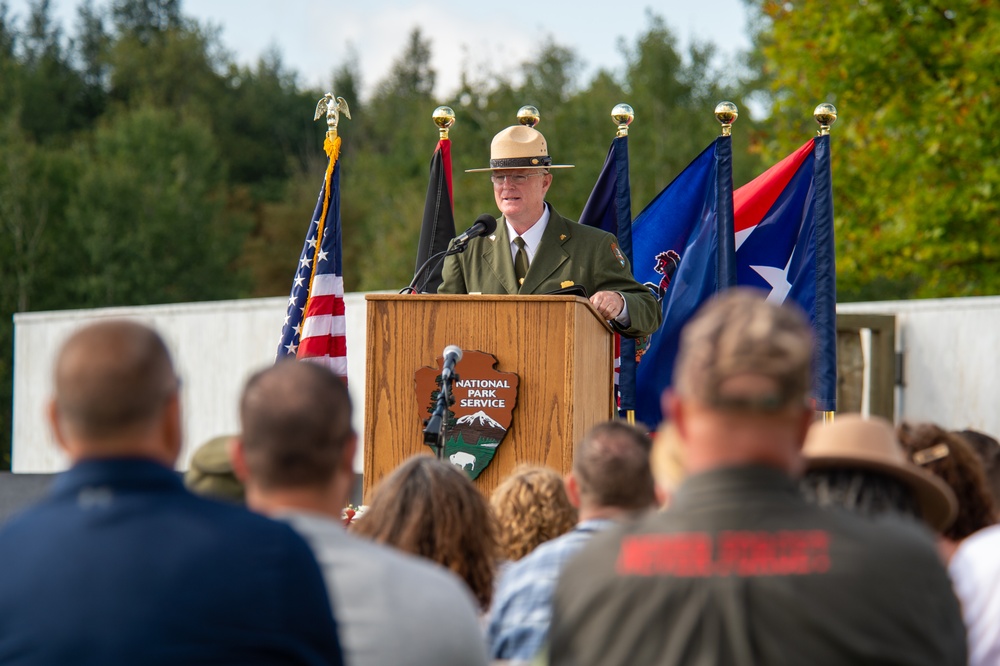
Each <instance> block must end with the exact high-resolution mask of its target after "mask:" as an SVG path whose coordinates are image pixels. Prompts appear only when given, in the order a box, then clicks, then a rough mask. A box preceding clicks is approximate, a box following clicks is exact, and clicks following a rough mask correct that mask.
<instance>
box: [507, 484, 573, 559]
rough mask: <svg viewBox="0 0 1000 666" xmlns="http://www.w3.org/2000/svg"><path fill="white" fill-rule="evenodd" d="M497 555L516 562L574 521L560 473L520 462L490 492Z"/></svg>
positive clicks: (563, 532) (559, 533)
mask: <svg viewBox="0 0 1000 666" xmlns="http://www.w3.org/2000/svg"><path fill="white" fill-rule="evenodd" d="M490 508H491V509H493V514H494V515H495V516H496V518H497V527H498V528H499V530H498V534H499V537H500V551H501V557H502V558H503V559H504V560H506V561H507V562H516V561H517V560H519V559H521V558H522V557H524V556H525V555H527V554H528V553H530V552H531V551H533V550H534V549H535V548H537V547H538V546H539V545H540V544H542V543H545V542H546V541H549V540H550V539H554V538H556V537H557V536H560V535H562V534H565V533H566V532H568V531H569V530H570V529H571V528H572V527H573V525H575V524H576V507H574V506H573V505H572V504H571V503H570V501H569V497H567V496H566V488H565V486H564V485H563V480H562V477H560V476H559V474H558V473H557V472H556V471H555V470H553V469H550V468H548V467H539V466H537V465H521V466H518V467H517V468H515V469H514V471H513V472H511V474H510V476H508V477H507V478H506V479H504V480H503V481H502V482H501V483H500V485H498V486H497V487H496V489H494V491H493V492H492V493H491V494H490Z"/></svg>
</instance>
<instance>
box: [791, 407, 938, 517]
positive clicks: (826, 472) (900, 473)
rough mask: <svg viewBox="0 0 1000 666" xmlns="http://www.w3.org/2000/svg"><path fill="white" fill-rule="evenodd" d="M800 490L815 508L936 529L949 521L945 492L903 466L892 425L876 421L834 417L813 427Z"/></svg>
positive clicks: (932, 478)
mask: <svg viewBox="0 0 1000 666" xmlns="http://www.w3.org/2000/svg"><path fill="white" fill-rule="evenodd" d="M802 452H803V454H804V455H805V463H806V473H805V475H804V476H803V478H802V482H801V486H802V489H803V491H804V492H805V495H806V497H808V498H809V499H811V500H812V501H813V502H815V503H817V504H819V505H820V506H839V507H842V508H846V509H849V510H851V511H853V512H855V513H858V514H861V515H865V516H872V517H873V516H881V515H887V514H888V515H893V514H894V515H906V516H912V517H914V518H923V520H925V521H926V522H927V523H928V525H930V526H931V527H932V528H934V529H935V530H938V531H941V530H943V529H944V528H945V527H947V526H948V525H949V524H950V523H951V521H952V520H954V518H955V510H956V506H955V496H954V493H952V491H951V489H950V488H949V487H948V486H947V484H945V483H944V482H943V481H941V480H940V479H939V478H937V477H935V476H934V475H933V474H929V473H927V472H925V471H924V470H923V469H921V468H920V467H918V466H916V465H914V464H913V463H911V462H909V460H908V458H907V456H906V454H905V453H904V452H903V448H902V447H901V446H900V445H899V441H898V440H897V439H896V433H895V432H894V431H893V429H892V424H891V423H889V422H888V421H886V420H885V419H881V418H878V417H872V418H870V419H865V418H863V417H861V416H860V415H858V414H843V415H838V416H837V417H836V419H835V420H834V422H833V423H831V424H824V423H815V424H813V426H812V428H811V429H810V430H809V435H808V437H806V443H805V446H804V447H803V449H802Z"/></svg>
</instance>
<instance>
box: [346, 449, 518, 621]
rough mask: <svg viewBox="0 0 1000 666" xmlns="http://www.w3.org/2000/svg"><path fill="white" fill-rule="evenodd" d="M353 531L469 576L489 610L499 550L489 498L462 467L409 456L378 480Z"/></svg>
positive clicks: (481, 607)
mask: <svg viewBox="0 0 1000 666" xmlns="http://www.w3.org/2000/svg"><path fill="white" fill-rule="evenodd" d="M351 530H352V532H353V533H354V534H357V535H359V536H363V537H366V538H369V539H372V540H373V541H375V542H377V543H381V544H385V545H387V546H392V547H393V548H397V549H399V550H401V551H403V552H404V553H409V554H411V555H417V556H420V557H424V558H427V559H428V560H431V561H432V562H436V563H438V564H440V565H441V566H443V567H445V568H446V569H450V570H451V571H453V572H455V573H456V574H458V576H459V578H461V579H462V580H464V581H465V583H466V584H467V585H468V586H469V590H470V591H471V592H472V595H473V596H474V597H475V599H476V601H477V602H478V604H479V610H480V611H481V612H485V611H486V609H488V608H489V606H490V599H492V598H493V579H494V577H495V575H496V568H497V560H498V558H499V549H498V546H497V528H496V521H495V518H494V517H493V513H492V512H491V511H490V507H489V504H488V503H487V502H486V498H484V497H483V496H482V494H481V493H480V492H479V491H478V490H476V487H475V486H474V485H472V481H470V480H469V477H467V476H466V475H465V474H464V473H463V472H462V471H461V470H459V469H458V468H457V467H455V466H454V465H450V464H448V463H445V462H442V461H440V460H437V459H435V458H434V457H432V456H429V455H417V456H413V457H411V458H410V459H409V460H406V461H405V462H404V463H403V464H402V465H400V466H399V467H397V468H396V469H395V470H393V471H392V473H391V474H389V475H388V476H387V477H385V478H384V479H382V481H381V482H379V485H378V487H376V488H375V491H374V492H373V494H372V500H371V502H370V503H369V505H368V510H367V511H365V517H364V519H363V520H360V521H357V522H355V523H352V525H351Z"/></svg>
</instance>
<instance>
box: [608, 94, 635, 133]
mask: <svg viewBox="0 0 1000 666" xmlns="http://www.w3.org/2000/svg"><path fill="white" fill-rule="evenodd" d="M611 120H613V121H614V123H615V124H616V125H618V133H617V136H628V126H629V125H631V124H632V121H633V120H635V110H634V109H633V108H632V107H631V106H629V105H628V104H625V103H624V102H622V103H621V104H615V108H613V109H611Z"/></svg>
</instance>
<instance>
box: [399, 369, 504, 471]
mask: <svg viewBox="0 0 1000 666" xmlns="http://www.w3.org/2000/svg"><path fill="white" fill-rule="evenodd" d="M441 362H442V359H438V364H439V365H438V368H434V367H429V366H425V367H423V368H420V369H419V370H417V373H416V384H417V400H418V401H419V402H420V404H421V405H423V406H426V409H425V411H426V413H427V414H428V415H429V414H431V413H433V411H434V407H435V405H436V404H437V398H438V392H439V391H440V390H441V371H440V363H441ZM496 365H497V359H496V357H495V356H493V355H492V354H487V353H484V352H479V351H466V352H465V353H464V354H463V356H462V360H461V361H459V362H458V364H457V365H456V367H455V371H456V373H457V375H458V376H457V378H456V380H455V382H454V386H453V387H452V396H453V397H454V399H455V402H454V404H453V405H452V407H451V409H450V410H449V412H448V417H447V419H448V420H447V425H446V427H445V446H444V451H445V456H446V457H447V459H448V460H449V461H450V462H451V464H453V465H455V466H456V467H461V468H462V471H464V472H465V473H466V474H467V475H468V476H469V478H472V479H475V478H476V477H477V476H479V474H480V473H481V472H482V471H483V470H484V469H486V466H487V465H489V464H490V462H491V461H492V460H493V456H494V455H496V451H497V447H498V446H499V445H500V443H501V442H502V441H503V439H504V437H505V436H506V435H507V430H508V428H510V421H511V415H512V412H513V411H514V405H515V404H516V402H517V386H518V378H517V375H516V374H514V373H511V372H498V371H497V370H496Z"/></svg>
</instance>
